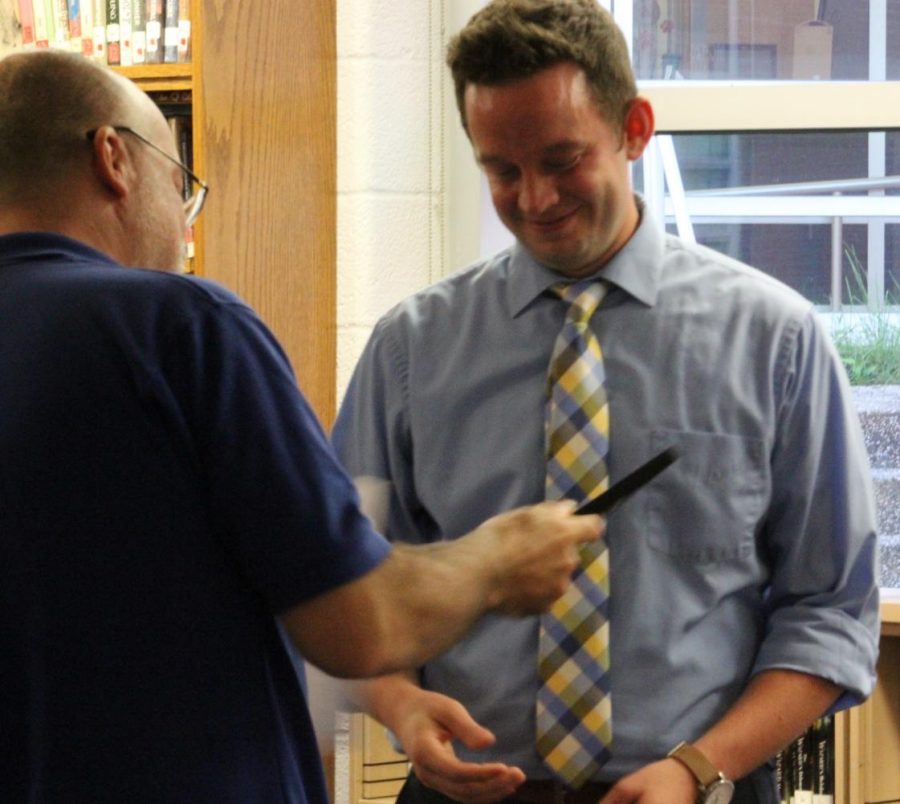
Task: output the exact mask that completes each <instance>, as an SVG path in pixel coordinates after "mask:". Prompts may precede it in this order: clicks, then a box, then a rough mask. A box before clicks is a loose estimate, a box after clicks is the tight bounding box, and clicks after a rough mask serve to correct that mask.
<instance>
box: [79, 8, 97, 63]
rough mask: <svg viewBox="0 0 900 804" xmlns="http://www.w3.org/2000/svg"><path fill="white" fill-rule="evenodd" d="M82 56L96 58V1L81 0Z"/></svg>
mask: <svg viewBox="0 0 900 804" xmlns="http://www.w3.org/2000/svg"><path fill="white" fill-rule="evenodd" d="M79 11H80V13H81V55H82V56H87V57H88V58H89V59H90V58H93V57H94V0H81V8H80V9H79Z"/></svg>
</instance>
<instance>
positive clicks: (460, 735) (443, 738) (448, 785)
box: [395, 690, 525, 803]
mask: <svg viewBox="0 0 900 804" xmlns="http://www.w3.org/2000/svg"><path fill="white" fill-rule="evenodd" d="M397 723H398V726H397V728H396V729H395V731H396V734H397V738H398V739H399V740H400V743H401V745H402V746H403V749H404V750H405V751H406V754H407V756H408V757H409V760H410V762H411V763H412V766H413V771H414V772H415V774H416V776H417V777H418V779H419V781H420V782H422V784H424V785H425V786H426V787H430V788H432V789H433V790H437V791H438V792H439V793H443V794H444V795H445V796H449V797H450V798H452V799H455V800H456V801H466V802H476V803H481V802H491V801H499V800H500V799H502V798H506V797H507V796H509V795H511V794H512V793H513V791H515V789H516V788H517V787H518V786H519V785H520V784H522V782H524V781H525V774H524V773H523V772H522V771H521V770H520V769H519V768H516V767H513V766H510V765H505V764H503V763H500V762H486V763H478V762H464V761H462V760H461V759H459V758H458V757H457V756H456V752H455V751H454V750H453V740H458V741H459V742H460V743H462V744H463V745H464V746H466V748H469V749H472V750H477V749H479V748H487V747H488V746H490V745H492V744H493V742H494V735H493V734H492V733H491V732H490V731H488V730H487V729H485V728H484V727H483V726H480V725H479V724H478V723H476V722H475V720H473V718H472V716H471V715H470V714H469V713H468V711H467V710H466V709H465V707H463V706H462V704H460V703H458V702H457V701H454V700H453V699H452V698H448V697H447V696H445V695H441V694H439V693H436V692H429V691H427V690H418V691H417V692H416V693H415V694H414V695H412V696H410V697H409V699H408V700H407V702H406V703H405V705H404V711H403V712H402V714H401V716H400V718H399V719H398V721H397Z"/></svg>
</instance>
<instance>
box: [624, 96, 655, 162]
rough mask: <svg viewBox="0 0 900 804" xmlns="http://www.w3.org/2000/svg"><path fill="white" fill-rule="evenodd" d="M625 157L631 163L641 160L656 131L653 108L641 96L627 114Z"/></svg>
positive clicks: (634, 101) (630, 106) (632, 104)
mask: <svg viewBox="0 0 900 804" xmlns="http://www.w3.org/2000/svg"><path fill="white" fill-rule="evenodd" d="M624 129H625V155H626V156H627V157H628V159H629V160H630V161H632V162H633V161H634V160H635V159H637V158H639V157H640V155H641V154H642V153H643V152H644V148H646V147H647V143H648V142H650V138H651V137H652V136H653V131H654V119H653V107H652V106H651V105H650V101H648V100H647V99H646V98H642V97H641V96H640V95H638V97H636V98H635V99H634V100H632V101H631V102H630V103H629V104H628V111H627V112H626V113H625V126H624Z"/></svg>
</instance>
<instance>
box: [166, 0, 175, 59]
mask: <svg viewBox="0 0 900 804" xmlns="http://www.w3.org/2000/svg"><path fill="white" fill-rule="evenodd" d="M163 61H164V62H165V63H166V64H174V63H175V62H177V61H178V0H165V19H164V20H163Z"/></svg>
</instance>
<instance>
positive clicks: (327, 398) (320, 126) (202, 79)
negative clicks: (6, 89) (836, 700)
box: [0, 0, 337, 427]
mask: <svg viewBox="0 0 900 804" xmlns="http://www.w3.org/2000/svg"><path fill="white" fill-rule="evenodd" d="M335 2H336V0H309V2H306V3H302V4H298V3H296V2H291V0H266V2H247V1H246V0H245V2H240V0H190V18H191V40H192V41H191V47H192V54H191V55H192V60H191V62H190V63H177V64H144V65H137V66H130V67H116V68H114V69H116V70H117V71H119V72H121V73H122V74H123V75H125V76H127V77H128V78H130V79H132V80H134V81H135V82H136V83H137V84H138V85H139V86H140V87H141V88H142V89H144V90H145V91H147V92H148V93H150V94H151V96H152V95H154V94H156V93H166V92H173V91H178V92H184V93H188V95H189V101H188V103H189V106H190V114H191V118H192V134H193V138H192V139H193V149H192V150H193V170H194V172H195V173H197V174H198V175H199V176H201V177H202V178H203V179H204V180H205V181H207V182H208V184H209V186H210V193H209V197H208V199H207V202H206V206H205V208H204V211H203V214H202V215H201V216H200V218H199V219H198V220H197V222H196V224H195V226H194V254H195V257H194V261H193V269H194V271H195V273H197V274H199V275H202V276H206V277H209V278H211V279H214V280H216V281H219V282H221V283H222V284H223V285H225V286H226V287H228V288H230V289H231V290H233V291H235V292H236V293H238V294H239V295H240V296H241V297H243V298H244V299H245V300H246V301H247V302H248V303H249V304H250V305H251V306H252V307H253V308H254V309H255V310H256V311H257V312H258V313H259V315H260V317H261V318H262V319H263V321H265V322H266V324H267V325H268V326H269V327H270V328H271V329H272V331H273V332H274V333H275V336H276V337H277V338H278V339H279V341H280V342H281V344H282V346H283V347H284V349H285V351H286V352H287V355H288V358H289V359H290V361H291V363H292V365H293V367H294V370H295V372H296V374H297V378H298V381H299V384H300V386H301V387H302V389H303V391H304V393H305V395H306V396H307V398H308V399H309V400H310V402H311V404H312V406H313V408H314V409H315V411H316V413H317V414H318V416H319V418H320V419H321V420H322V422H323V424H324V425H325V426H326V427H329V426H330V425H331V422H332V420H333V418H334V407H335V367H336V360H337V355H336V276H335V273H336V259H337V258H336V225H337V224H336V193H337V156H336V149H337V146H336V94H337V90H336V85H337V79H336V61H337V56H336V35H335V32H336V27H335V26H336V21H335V13H336V12H335ZM16 17H17V0H0V56H2V55H5V53H6V52H9V50H10V49H15V43H14V42H12V41H11V36H12V35H13V33H14V28H15V19H16ZM7 40H10V41H7ZM19 42H20V43H21V34H20V39H19ZM20 46H21V44H20Z"/></svg>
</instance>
